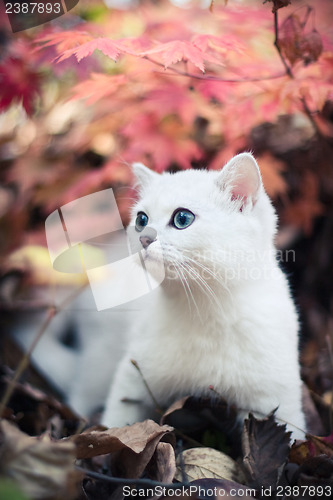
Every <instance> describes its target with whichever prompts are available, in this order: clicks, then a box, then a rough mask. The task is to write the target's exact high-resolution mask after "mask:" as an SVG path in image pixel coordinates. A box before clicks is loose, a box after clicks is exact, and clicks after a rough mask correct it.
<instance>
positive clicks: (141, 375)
mask: <svg viewBox="0 0 333 500" xmlns="http://www.w3.org/2000/svg"><path fill="white" fill-rule="evenodd" d="M131 363H132V365H133V366H135V368H136V369H137V370H138V372H139V374H140V377H141V379H142V382H143V383H144V385H145V387H146V389H147V391H148V393H149V396H150V397H151V399H152V401H153V403H154V405H155V409H156V411H158V412H159V413H161V414H163V409H162V407H161V406H160V405H159V403H158V401H157V400H156V398H155V396H154V394H153V393H152V391H151V389H150V387H149V385H148V382H147V380H146V379H145V377H144V375H143V373H142V371H141V368H140V366H139V365H138V363H137V362H136V361H135V359H131Z"/></svg>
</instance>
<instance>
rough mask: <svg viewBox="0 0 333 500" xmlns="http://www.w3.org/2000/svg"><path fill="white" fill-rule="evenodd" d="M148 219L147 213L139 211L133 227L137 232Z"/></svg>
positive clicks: (144, 225)
mask: <svg viewBox="0 0 333 500" xmlns="http://www.w3.org/2000/svg"><path fill="white" fill-rule="evenodd" d="M148 220H149V219H148V215H146V214H145V213H144V212H139V213H138V215H137V218H136V221H135V229H136V230H137V231H139V232H140V231H142V230H143V228H144V227H146V225H147V224H148Z"/></svg>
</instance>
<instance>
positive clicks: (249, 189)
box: [217, 153, 262, 208]
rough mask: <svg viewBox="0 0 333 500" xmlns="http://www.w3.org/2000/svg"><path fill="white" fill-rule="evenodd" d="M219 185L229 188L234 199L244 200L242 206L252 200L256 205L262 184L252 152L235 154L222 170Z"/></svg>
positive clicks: (224, 188) (222, 187)
mask: <svg viewBox="0 0 333 500" xmlns="http://www.w3.org/2000/svg"><path fill="white" fill-rule="evenodd" d="M217 183H218V185H219V187H220V188H221V189H223V190H228V191H229V192H230V195H231V199H232V200H236V199H238V200H242V201H243V203H242V206H241V208H242V207H243V206H244V205H245V204H246V203H247V202H248V201H249V200H250V201H251V202H252V204H253V205H254V204H255V203H256V201H257V199H258V196H259V190H260V187H261V185H262V182H261V175H260V171H259V167H258V164H257V162H256V160H255V159H254V157H253V156H252V155H251V154H250V153H241V154H239V155H237V156H234V158H232V159H231V160H230V161H229V162H228V163H227V164H226V165H225V166H224V167H223V168H222V170H221V172H220V174H219V177H218V179H217Z"/></svg>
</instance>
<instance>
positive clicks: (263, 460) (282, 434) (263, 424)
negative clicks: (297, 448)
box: [242, 413, 291, 489]
mask: <svg viewBox="0 0 333 500" xmlns="http://www.w3.org/2000/svg"><path fill="white" fill-rule="evenodd" d="M290 434H291V433H290V432H287V431H286V425H278V424H277V423H276V422H275V420H274V413H271V414H270V415H269V416H268V417H266V418H264V419H262V420H258V419H256V418H255V417H254V416H253V415H252V414H251V413H250V414H249V418H248V419H245V422H244V427H243V435H242V447H243V454H244V458H243V465H244V467H245V469H246V472H247V473H248V475H249V477H250V479H251V484H252V485H253V486H254V487H256V488H257V489H261V488H262V487H264V488H270V487H272V488H273V489H274V488H275V487H276V483H277V479H278V470H279V468H280V467H281V466H282V465H283V464H284V463H285V462H286V461H287V458H288V453H289V440H290Z"/></svg>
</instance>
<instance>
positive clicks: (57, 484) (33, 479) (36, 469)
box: [0, 420, 80, 500]
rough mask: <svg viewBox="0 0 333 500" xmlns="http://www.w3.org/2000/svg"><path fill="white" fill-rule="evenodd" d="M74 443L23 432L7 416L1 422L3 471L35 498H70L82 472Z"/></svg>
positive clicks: (74, 495) (0, 452)
mask: <svg viewBox="0 0 333 500" xmlns="http://www.w3.org/2000/svg"><path fill="white" fill-rule="evenodd" d="M74 461H75V446H74V444H73V443H70V442H63V441H62V442H59V441H51V439H50V438H49V437H48V436H43V438H36V437H31V436H28V435H27V434H24V433H23V432H21V431H20V430H19V429H17V428H16V427H15V426H14V425H12V424H10V423H9V422H7V421H6V420H3V421H2V422H1V423H0V474H2V475H3V476H7V477H9V478H11V479H13V480H14V481H15V483H16V484H17V485H18V486H19V488H20V489H21V490H22V492H24V493H25V494H26V495H27V496H28V497H29V498H31V499H32V500H38V499H41V500H60V499H61V500H71V499H74V498H76V496H77V488H76V485H77V482H78V479H79V478H80V474H78V472H77V471H76V470H75V467H74Z"/></svg>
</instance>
